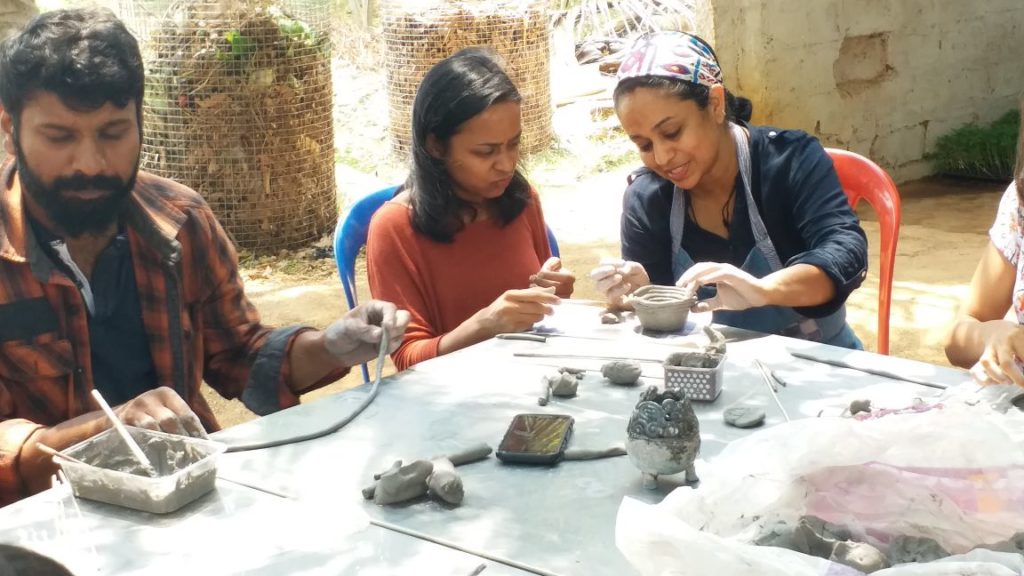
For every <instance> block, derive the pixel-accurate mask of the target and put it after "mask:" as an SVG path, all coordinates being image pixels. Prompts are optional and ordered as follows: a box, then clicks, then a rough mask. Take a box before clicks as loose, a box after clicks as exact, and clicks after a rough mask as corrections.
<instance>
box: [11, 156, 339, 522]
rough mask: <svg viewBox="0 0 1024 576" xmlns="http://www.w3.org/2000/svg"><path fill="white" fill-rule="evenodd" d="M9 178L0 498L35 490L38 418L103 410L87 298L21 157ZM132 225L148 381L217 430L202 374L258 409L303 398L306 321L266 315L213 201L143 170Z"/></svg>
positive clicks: (44, 422) (56, 419)
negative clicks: (274, 322)
mask: <svg viewBox="0 0 1024 576" xmlns="http://www.w3.org/2000/svg"><path fill="white" fill-rule="evenodd" d="M2 183H3V184H4V186H3V188H2V189H0V194H2V196H0V506H3V505H5V504H8V503H10V502H13V501H15V500H17V499H19V498H21V497H23V496H25V495H27V494H26V488H25V483H24V481H23V479H22V477H21V475H20V471H19V466H18V459H19V454H20V452H21V448H22V446H23V445H24V444H25V442H26V440H27V439H28V438H29V437H30V436H31V435H32V434H33V433H34V432H35V431H36V430H37V429H38V428H40V427H44V426H53V425H56V424H58V423H60V422H63V421H65V420H68V419H71V418H74V417H76V416H79V415H81V414H84V413H86V412H91V411H93V410H95V408H94V406H93V404H92V401H91V398H90V396H89V392H90V390H92V388H93V381H92V366H91V359H90V358H91V355H90V347H89V327H88V317H87V314H88V312H87V310H86V306H85V303H84V302H83V300H82V297H81V295H80V293H79V290H78V288H77V287H76V286H75V285H74V283H73V282H72V281H71V280H70V279H69V278H68V277H67V276H65V275H64V274H63V273H62V272H61V271H60V270H59V269H58V268H57V267H56V266H55V265H54V263H53V262H52V261H51V260H50V259H49V258H48V256H47V255H46V254H45V252H44V251H43V250H42V248H41V247H40V246H39V245H38V244H37V242H36V239H35V236H34V235H33V233H32V229H31V226H30V224H29V223H28V221H27V219H26V217H25V213H24V207H23V204H22V193H21V188H20V185H19V182H18V178H17V174H16V170H15V169H14V166H13V164H8V165H7V166H6V167H5V168H4V170H3V177H2ZM125 225H126V228H127V233H128V240H129V245H130V247H131V252H132V261H133V267H134V271H135V279H136V284H137V287H138V294H139V305H140V308H141V310H142V320H143V325H144V326H145V330H146V335H147V337H148V339H149V347H150V351H151V353H152V356H153V364H154V367H155V371H156V376H157V381H156V382H154V383H151V384H152V387H153V388H155V387H158V386H167V387H170V388H172V389H174V390H176V391H177V392H178V394H179V395H180V396H181V397H182V398H184V399H185V401H186V402H188V404H189V405H190V406H191V407H192V409H193V410H194V411H195V412H196V414H197V415H198V416H199V418H200V420H202V422H203V424H204V426H206V428H207V429H208V430H211V431H212V430H216V429H218V428H219V426H218V424H217V420H216V418H215V417H214V415H213V412H212V411H211V410H210V407H209V405H207V403H206V401H205V400H204V399H203V397H202V395H201V394H200V390H199V389H200V384H201V382H202V381H204V380H205V381H206V382H207V383H208V384H209V385H210V386H212V387H213V388H214V389H215V390H217V391H218V392H219V393H220V394H221V395H223V396H224V397H225V398H241V400H242V401H243V402H244V403H245V404H246V406H248V407H249V408H250V409H251V410H252V411H254V412H256V413H257V414H267V413H270V412H273V411H276V410H279V409H281V408H284V407H287V406H291V405H294V404H297V403H298V398H297V396H296V395H295V394H294V393H293V392H292V391H291V389H290V388H289V387H288V380H289V365H288V354H289V352H290V347H291V344H292V342H293V341H294V337H295V336H296V335H297V334H298V333H300V332H302V331H303V330H306V329H308V328H304V327H289V328H281V329H276V330H274V329H271V328H268V327H266V326H264V325H262V324H261V323H260V318H259V314H258V313H257V312H256V309H255V308H253V306H252V304H251V303H250V302H249V300H248V299H247V298H246V296H245V292H244V290H243V287H242V280H241V278H240V277H239V274H238V258H237V255H236V253H235V250H234V248H233V246H232V245H231V243H230V241H229V240H228V238H227V235H226V234H225V232H224V230H223V229H222V228H221V226H220V224H219V223H218V222H217V220H216V219H215V218H214V216H213V213H212V212H211V211H210V208H209V206H208V205H207V204H206V202H205V201H204V200H203V199H202V198H201V197H200V196H199V195H198V194H196V193H195V192H194V191H192V190H190V189H188V188H186V187H184V186H182V185H180V184H177V183H175V182H172V181H170V180H166V179H163V178H159V177H156V176H153V175H152V174H146V173H144V172H140V173H139V175H138V179H137V181H136V185H135V189H134V190H133V193H132V201H131V203H130V205H129V207H128V209H127V212H126V214H125ZM343 373H344V372H343V371H342V372H336V373H333V374H330V375H328V376H327V377H326V378H324V379H323V380H322V381H320V382H319V383H318V385H324V384H327V383H328V382H331V381H333V380H336V379H337V378H340V376H341V375H342V374H343ZM314 387H315V386H314Z"/></svg>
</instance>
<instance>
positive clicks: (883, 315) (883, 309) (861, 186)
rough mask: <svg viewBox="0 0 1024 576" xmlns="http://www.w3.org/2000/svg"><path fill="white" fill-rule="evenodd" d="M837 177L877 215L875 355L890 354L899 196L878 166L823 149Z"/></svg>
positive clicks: (852, 199) (854, 198) (848, 193)
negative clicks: (880, 242)
mask: <svg viewBox="0 0 1024 576" xmlns="http://www.w3.org/2000/svg"><path fill="white" fill-rule="evenodd" d="M825 151H826V152H828V155H829V156H831V157H832V163H833V164H834V165H835V167H836V173H837V174H839V184H840V185H841V186H842V187H843V191H844V192H846V197H847V198H848V199H849V200H850V206H851V207H852V208H855V209H856V208H857V203H858V202H860V201H861V200H862V199H863V200H865V201H867V203H868V204H869V205H870V206H871V208H873V209H874V210H875V213H876V214H878V224H879V229H880V230H879V231H880V232H881V236H882V250H881V253H880V256H881V258H880V260H881V266H880V267H881V273H880V275H879V279H878V353H879V354H889V310H890V308H891V305H892V275H893V269H894V268H895V266H896V243H897V242H898V241H899V238H900V193H899V191H898V190H897V189H896V184H895V183H894V182H893V181H892V178H890V177H889V174H887V173H886V172H885V170H882V169H881V168H879V167H878V165H877V164H875V163H874V162H872V161H871V160H868V159H867V158H865V157H863V156H861V155H860V154H855V153H853V152H849V151H847V150H838V149H835V148H826V149H825Z"/></svg>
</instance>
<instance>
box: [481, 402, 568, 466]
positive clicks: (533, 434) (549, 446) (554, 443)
mask: <svg viewBox="0 0 1024 576" xmlns="http://www.w3.org/2000/svg"><path fill="white" fill-rule="evenodd" d="M572 425H573V419H572V416H569V415H567V414H517V415H516V417H515V418H513V419H512V423H511V424H509V427H508V430H507V431H505V437H504V438H502V439H501V444H500V445H498V452H497V453H496V454H495V455H496V456H497V457H498V459H499V460H501V461H502V462H518V463H523V464H554V463H555V462H558V461H559V460H561V458H562V454H564V453H565V448H566V446H567V445H568V444H569V437H570V436H572Z"/></svg>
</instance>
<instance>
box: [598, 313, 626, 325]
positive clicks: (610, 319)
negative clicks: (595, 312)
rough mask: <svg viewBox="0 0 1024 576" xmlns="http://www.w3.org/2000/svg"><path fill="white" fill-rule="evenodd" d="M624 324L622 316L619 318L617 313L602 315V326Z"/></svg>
mask: <svg viewBox="0 0 1024 576" xmlns="http://www.w3.org/2000/svg"><path fill="white" fill-rule="evenodd" d="M619 322H622V316H619V315H618V314H616V313H615V312H605V313H603V314H601V324H618V323H619Z"/></svg>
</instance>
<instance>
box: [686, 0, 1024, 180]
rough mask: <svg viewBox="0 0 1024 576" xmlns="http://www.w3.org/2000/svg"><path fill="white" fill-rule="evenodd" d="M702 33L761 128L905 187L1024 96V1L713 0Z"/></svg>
mask: <svg viewBox="0 0 1024 576" xmlns="http://www.w3.org/2000/svg"><path fill="white" fill-rule="evenodd" d="M704 1H705V2H706V5H705V6H704V8H702V9H701V11H700V13H701V14H702V17H701V18H699V25H700V28H701V29H700V30H699V32H700V33H702V34H704V35H706V36H709V37H710V38H709V39H710V41H712V42H713V43H714V46H715V50H716V52H717V53H718V56H719V58H720V60H721V61H722V66H723V73H724V74H725V81H726V85H727V86H728V87H729V88H730V90H732V91H733V92H735V93H737V94H741V95H743V96H746V97H748V98H750V99H751V100H752V101H753V102H754V122H755V123H760V124H771V125H775V126H779V127H784V128H800V129H803V130H806V131H808V132H810V133H812V134H814V135H816V136H818V137H819V138H820V139H821V140H822V142H823V143H824V144H825V145H827V146H836V147H841V148H847V149H850V150H853V151H855V152H858V153H860V154H863V155H865V156H868V157H870V158H871V159H873V160H874V161H875V162H877V163H879V164H880V165H882V166H883V167H885V168H886V169H887V170H889V172H890V174H892V175H893V177H894V178H895V179H896V180H897V181H904V180H908V179H912V178H918V177H920V176H923V175H926V174H928V173H930V166H929V165H928V162H927V161H925V160H924V155H925V153H926V152H927V151H930V150H931V149H932V148H933V146H934V143H935V139H936V138H937V137H939V136H941V135H943V134H945V133H947V132H949V131H950V130H952V129H953V128H956V127H958V126H960V125H962V124H964V123H966V122H971V121H982V122H990V121H992V120H994V119H995V118H997V117H998V116H1000V115H1002V114H1003V113H1005V112H1006V111H1008V110H1010V109H1012V108H1014V107H1015V106H1017V103H1018V102H1019V99H1020V97H1021V96H1022V95H1024V41H1022V40H1021V35H1022V34H1024V1H1022V0H982V1H975V2H964V1H963V0H704Z"/></svg>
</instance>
